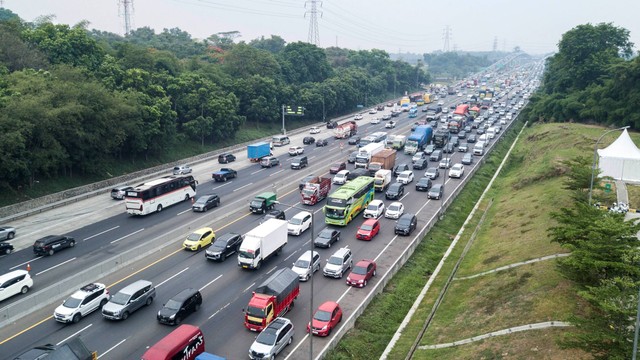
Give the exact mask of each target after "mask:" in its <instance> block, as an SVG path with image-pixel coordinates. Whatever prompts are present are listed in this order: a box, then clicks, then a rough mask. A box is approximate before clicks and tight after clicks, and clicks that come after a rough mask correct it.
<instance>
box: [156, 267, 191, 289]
mask: <svg viewBox="0 0 640 360" xmlns="http://www.w3.org/2000/svg"><path fill="white" fill-rule="evenodd" d="M187 270H189V267H186V268H184V269H182V270H181V271H179V272H177V273H175V274H174V275H172V276H170V277H169V278H168V279H166V280H165V281H163V282H161V283H160V284H158V285H156V288H159V287H160V285H163V284H165V283H166V282H167V281H169V280H171V279H173V278H174V277H176V276H178V275H180V274H182V273H183V272H185V271H187Z"/></svg>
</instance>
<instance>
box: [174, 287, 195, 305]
mask: <svg viewBox="0 0 640 360" xmlns="http://www.w3.org/2000/svg"><path fill="white" fill-rule="evenodd" d="M197 292H198V290H196V289H192V288H187V289H184V290H182V291H180V292H179V293H177V294H176V295H175V296H174V297H172V298H171V299H172V300H175V301H178V302H181V301H185V300H187V299H188V298H190V297H192V296H193V295H195V294H196V293H197Z"/></svg>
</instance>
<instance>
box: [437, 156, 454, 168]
mask: <svg viewBox="0 0 640 360" xmlns="http://www.w3.org/2000/svg"><path fill="white" fill-rule="evenodd" d="M438 167H439V168H440V169H448V168H450V167H451V158H444V159H442V160H440V164H439V165H438Z"/></svg>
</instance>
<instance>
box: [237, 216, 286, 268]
mask: <svg viewBox="0 0 640 360" xmlns="http://www.w3.org/2000/svg"><path fill="white" fill-rule="evenodd" d="M288 224H289V223H288V222H287V221H286V220H280V219H269V220H267V221H265V222H263V223H262V224H260V225H258V226H257V227H255V228H253V229H252V230H250V231H249V232H248V233H246V234H245V235H244V240H242V244H240V249H239V250H238V266H240V267H242V268H243V269H259V268H260V266H262V263H263V262H264V261H266V260H267V259H269V258H270V257H271V256H272V255H277V254H279V253H280V251H282V248H283V247H284V246H285V245H287V227H288V226H287V225H288ZM296 276H297V275H296Z"/></svg>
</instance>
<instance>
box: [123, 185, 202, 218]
mask: <svg viewBox="0 0 640 360" xmlns="http://www.w3.org/2000/svg"><path fill="white" fill-rule="evenodd" d="M194 196H196V180H195V179H194V178H193V176H192V175H181V176H165V177H162V178H160V179H156V180H152V181H149V182H146V183H144V184H140V185H137V186H135V187H134V188H133V189H132V190H128V191H127V193H126V194H125V198H124V199H125V204H126V207H127V213H129V214H131V215H147V214H149V213H152V212H160V211H162V209H164V208H166V207H167V206H171V205H174V204H177V203H179V202H181V201H185V200H189V199H191V198H192V197H194Z"/></svg>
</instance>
